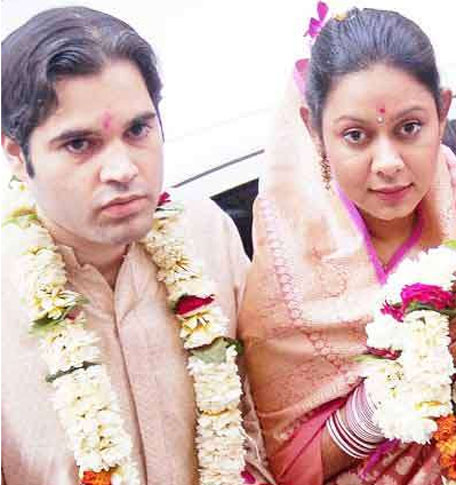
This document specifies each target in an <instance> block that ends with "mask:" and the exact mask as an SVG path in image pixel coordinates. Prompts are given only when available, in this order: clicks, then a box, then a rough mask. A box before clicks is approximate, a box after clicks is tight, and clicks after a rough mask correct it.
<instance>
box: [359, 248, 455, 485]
mask: <svg viewBox="0 0 456 485" xmlns="http://www.w3.org/2000/svg"><path fill="white" fill-rule="evenodd" d="M455 249H456V247H455V244H454V243H449V244H448V246H445V245H444V246H441V247H439V248H436V249H431V250H429V251H428V252H423V253H421V254H420V255H419V256H418V258H417V259H416V260H406V261H404V263H403V264H402V265H401V266H400V267H399V268H398V270H397V271H396V272H395V273H394V274H392V275H391V276H390V278H389V280H388V282H387V284H386V285H385V287H384V293H383V297H382V303H383V304H382V306H381V308H380V309H379V310H378V311H377V313H376V314H375V316H374V320H373V321H372V323H370V324H368V325H367V326H366V332H367V337H368V339H367V344H368V346H369V354H370V355H369V356H368V357H366V358H364V359H363V360H364V362H365V363H366V365H365V367H364V368H363V372H362V375H363V376H364V377H365V378H366V379H365V386H366V390H367V392H368V393H369V395H370V397H371V398H372V400H373V402H374V404H375V405H376V407H377V409H376V411H375V412H374V421H375V422H376V424H377V425H378V426H379V427H380V429H381V430H382V432H383V434H384V436H385V438H387V439H390V440H395V439H399V440H400V441H402V442H405V443H409V442H415V443H420V444H425V443H428V442H430V441H431V439H433V440H434V441H435V442H436V445H437V447H438V449H439V451H440V454H441V457H440V465H441V469H442V475H443V478H448V479H449V481H447V482H446V483H449V484H454V485H456V482H455V481H453V480H456V418H455V416H454V414H453V405H454V401H455V395H454V390H452V384H453V379H454V375H455V371H456V369H455V367H454V364H453V357H452V355H451V353H450V350H449V346H450V343H451V340H450V336H449V327H450V320H451V318H453V317H454V316H456V284H455V282H456V251H455Z"/></svg>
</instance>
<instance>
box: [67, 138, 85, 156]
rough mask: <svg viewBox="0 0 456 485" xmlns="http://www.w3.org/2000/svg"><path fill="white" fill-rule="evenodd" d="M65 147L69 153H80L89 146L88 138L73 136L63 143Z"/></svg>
mask: <svg viewBox="0 0 456 485" xmlns="http://www.w3.org/2000/svg"><path fill="white" fill-rule="evenodd" d="M65 148H66V149H67V150H68V151H69V152H70V153H75V154H81V153H85V152H86V151H87V150H89V148H90V142H89V140H86V139H85V138H75V139H74V140H71V141H69V142H67V143H66V144H65Z"/></svg>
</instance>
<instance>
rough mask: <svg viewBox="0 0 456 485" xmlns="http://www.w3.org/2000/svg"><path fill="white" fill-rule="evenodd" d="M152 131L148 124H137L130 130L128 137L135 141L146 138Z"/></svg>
mask: <svg viewBox="0 0 456 485" xmlns="http://www.w3.org/2000/svg"><path fill="white" fill-rule="evenodd" d="M150 129H151V128H150V126H149V125H148V124H147V123H135V124H134V125H132V126H131V127H130V128H129V130H128V132H127V135H128V136H129V137H130V138H133V139H141V138H145V137H146V136H147V134H148V133H149V131H150Z"/></svg>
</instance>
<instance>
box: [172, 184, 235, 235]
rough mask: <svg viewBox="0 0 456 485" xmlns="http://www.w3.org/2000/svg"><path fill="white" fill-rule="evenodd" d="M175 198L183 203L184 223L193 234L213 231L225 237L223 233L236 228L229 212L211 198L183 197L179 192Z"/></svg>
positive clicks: (226, 233)
mask: <svg viewBox="0 0 456 485" xmlns="http://www.w3.org/2000/svg"><path fill="white" fill-rule="evenodd" d="M173 198H174V200H176V201H178V202H179V203H181V204H182V205H183V207H184V213H183V223H184V225H185V226H186V227H187V230H188V231H189V232H190V233H191V234H195V233H203V234H207V233H212V234H214V235H219V236H221V237H224V236H223V234H225V235H226V236H228V235H229V234H230V233H231V231H232V230H233V229H234V230H235V227H234V224H233V223H232V221H231V218H230V217H229V216H228V214H226V213H225V212H224V211H223V209H221V208H220V207H219V206H218V205H217V204H216V203H215V202H214V201H213V200H211V199H210V198H208V197H206V198H201V197H200V198H191V197H188V196H186V197H185V198H183V197H180V196H179V193H178V192H177V193H176V194H174V195H173ZM195 236H197V234H195Z"/></svg>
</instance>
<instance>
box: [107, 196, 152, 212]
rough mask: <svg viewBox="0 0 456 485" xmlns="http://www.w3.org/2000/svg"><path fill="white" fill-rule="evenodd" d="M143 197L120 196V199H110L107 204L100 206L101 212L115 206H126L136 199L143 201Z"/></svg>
mask: <svg viewBox="0 0 456 485" xmlns="http://www.w3.org/2000/svg"><path fill="white" fill-rule="evenodd" d="M143 198H144V196H143V195H128V196H122V197H116V198H115V199H111V200H110V201H109V202H107V203H105V204H103V205H102V206H101V210H104V209H107V208H109V207H112V206H115V205H124V204H128V203H129V202H131V201H133V200H137V199H143Z"/></svg>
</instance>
